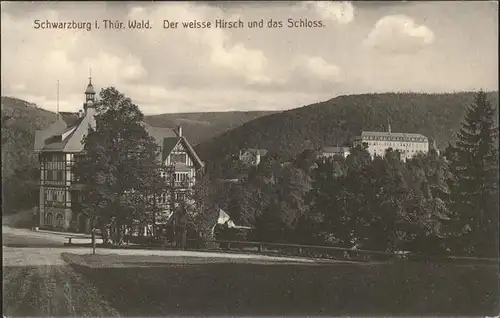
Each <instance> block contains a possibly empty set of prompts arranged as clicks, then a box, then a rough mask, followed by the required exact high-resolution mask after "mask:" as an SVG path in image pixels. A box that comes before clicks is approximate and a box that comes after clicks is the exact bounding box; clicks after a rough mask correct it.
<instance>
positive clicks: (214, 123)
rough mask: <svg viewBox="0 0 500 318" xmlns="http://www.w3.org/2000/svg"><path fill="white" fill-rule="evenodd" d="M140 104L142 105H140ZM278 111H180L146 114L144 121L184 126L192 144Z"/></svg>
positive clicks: (159, 124)
mask: <svg viewBox="0 0 500 318" xmlns="http://www.w3.org/2000/svg"><path fill="white" fill-rule="evenodd" d="M139 106H140V105H139ZM275 113H278V112H276V111H245V112H237V111H235V112H210V113H179V114H160V115H151V116H146V117H145V119H144V121H146V122H147V123H148V124H150V125H152V126H157V127H172V128H174V127H177V126H178V125H181V126H182V131H183V134H184V135H185V136H186V138H187V139H188V140H189V142H190V143H191V144H192V145H197V144H199V143H200V142H203V141H206V140H208V139H210V138H212V137H215V136H217V135H219V134H221V133H224V132H226V131H228V130H231V129H234V128H236V127H238V126H240V125H242V124H244V123H246V122H248V121H250V120H253V119H256V118H259V117H263V116H267V115H271V114H275Z"/></svg>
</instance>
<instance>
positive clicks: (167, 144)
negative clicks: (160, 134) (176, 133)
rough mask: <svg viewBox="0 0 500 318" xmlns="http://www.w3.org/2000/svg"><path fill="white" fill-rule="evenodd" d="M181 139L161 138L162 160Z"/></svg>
mask: <svg viewBox="0 0 500 318" xmlns="http://www.w3.org/2000/svg"><path fill="white" fill-rule="evenodd" d="M180 139H181V138H180V137H168V138H163V147H162V157H161V159H162V160H165V158H167V157H168V155H169V154H170V153H171V152H172V150H173V149H174V147H175V146H176V145H177V143H178V142H179V140H180Z"/></svg>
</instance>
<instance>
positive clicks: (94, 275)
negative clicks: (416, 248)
mask: <svg viewBox="0 0 500 318" xmlns="http://www.w3.org/2000/svg"><path fill="white" fill-rule="evenodd" d="M63 259H64V260H65V261H66V262H68V263H70V264H71V266H72V267H73V268H74V269H75V270H76V271H77V272H78V273H80V274H82V275H83V277H85V278H86V279H87V280H88V281H89V282H92V284H93V285H95V286H96V288H97V290H98V291H99V294H100V295H102V296H103V297H105V298H106V299H107V300H108V301H109V303H110V305H111V306H112V307H113V308H115V309H116V310H118V311H119V312H120V314H121V315H124V316H165V315H184V316H185V315H203V316H207V315H211V316H214V315H225V316H228V315H286V316H289V315H347V314H349V315H461V316H463V315H467V316H468V315H490V316H493V315H494V314H495V313H496V314H498V299H499V284H498V283H499V280H498V266H497V265H476V266H471V265H468V266H466V265H453V264H426V263H411V262H401V263H396V264H377V265H367V264H364V265H355V264H281V263H273V264H271V263H266V262H263V261H262V262H258V263H252V264H249V263H248V262H249V261H248V260H232V261H231V263H229V262H228V261H227V260H225V261H224V263H221V260H220V259H219V260H215V259H206V258H197V259H195V258H193V259H191V258H186V257H184V258H176V257H169V258H165V257H144V256H117V255H74V254H64V255H63ZM252 262H254V261H252Z"/></svg>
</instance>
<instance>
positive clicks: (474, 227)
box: [447, 91, 499, 256]
mask: <svg viewBox="0 0 500 318" xmlns="http://www.w3.org/2000/svg"><path fill="white" fill-rule="evenodd" d="M494 116H495V109H494V108H493V106H492V104H491V103H490V101H489V100H488V99H487V95H486V93H484V92H482V91H481V92H478V93H477V95H476V98H475V103H474V104H473V105H471V106H470V107H469V108H468V109H467V111H466V114H465V117H464V120H463V122H462V128H461V129H460V131H459V133H458V134H457V137H458V142H457V143H456V146H451V145H450V147H449V148H448V149H447V156H448V160H449V161H450V167H451V171H452V173H453V178H452V179H451V182H450V186H451V190H452V196H451V198H450V199H451V200H450V207H451V210H452V211H453V219H452V222H451V223H450V225H451V231H452V232H455V233H460V234H459V235H456V238H455V246H454V249H455V250H460V251H462V252H466V253H468V254H472V255H478V256H486V255H489V256H493V255H497V254H498V224H499V222H498V141H497V137H498V134H497V131H498V128H497V127H495V122H494ZM457 252H458V251H457Z"/></svg>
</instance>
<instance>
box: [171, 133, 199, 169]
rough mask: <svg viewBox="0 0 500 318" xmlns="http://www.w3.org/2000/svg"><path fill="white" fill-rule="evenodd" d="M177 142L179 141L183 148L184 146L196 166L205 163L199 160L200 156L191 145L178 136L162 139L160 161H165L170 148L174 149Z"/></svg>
mask: <svg viewBox="0 0 500 318" xmlns="http://www.w3.org/2000/svg"><path fill="white" fill-rule="evenodd" d="M178 143H181V144H182V145H183V146H184V148H186V150H187V152H188V153H189V155H190V156H191V158H192V159H193V161H194V163H195V164H197V166H198V167H203V166H204V165H205V164H204V163H203V161H201V159H200V157H198V155H197V154H196V151H194V149H193V147H192V146H191V144H189V142H188V141H187V139H186V138H184V137H179V136H177V137H169V138H164V139H163V147H162V161H165V159H166V158H167V157H168V156H169V155H170V153H171V152H172V150H174V148H175V146H177V144H178Z"/></svg>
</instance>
